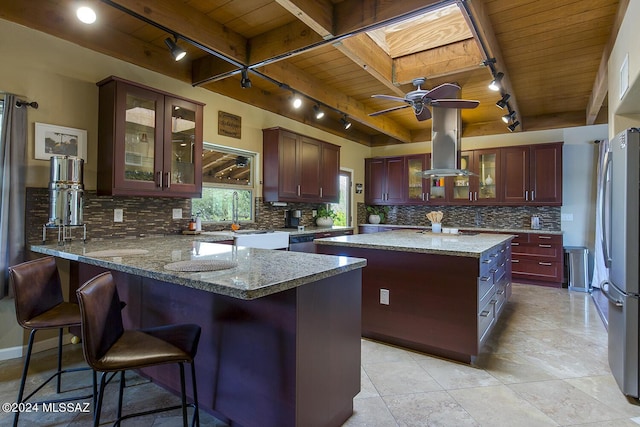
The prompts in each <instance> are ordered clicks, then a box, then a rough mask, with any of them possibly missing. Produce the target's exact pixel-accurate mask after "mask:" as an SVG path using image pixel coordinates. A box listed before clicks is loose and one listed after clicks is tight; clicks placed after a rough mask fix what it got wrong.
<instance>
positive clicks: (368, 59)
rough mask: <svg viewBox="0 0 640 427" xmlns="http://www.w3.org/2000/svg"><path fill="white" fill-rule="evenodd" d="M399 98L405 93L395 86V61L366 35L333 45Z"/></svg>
mask: <svg viewBox="0 0 640 427" xmlns="http://www.w3.org/2000/svg"><path fill="white" fill-rule="evenodd" d="M333 46H334V47H335V48H336V49H338V50H339V51H340V52H342V53H343V54H344V55H345V56H346V57H347V58H349V59H351V60H352V61H353V62H354V63H356V64H358V65H359V66H360V67H361V68H362V69H363V70H365V71H366V72H368V73H369V74H370V75H371V76H373V77H374V78H375V79H376V80H378V81H379V82H380V83H382V84H383V85H385V86H386V87H387V88H389V90H391V91H392V92H393V93H395V94H396V95H398V96H404V92H403V91H402V90H401V89H400V88H399V87H398V86H396V85H395V84H394V78H393V60H392V59H391V57H390V56H389V55H387V53H386V52H385V51H384V50H382V48H380V46H378V45H377V44H376V43H375V42H374V41H373V40H371V38H370V37H369V36H367V35H366V34H364V33H362V34H357V35H355V36H353V37H349V38H346V39H343V40H342V41H340V42H338V43H335V44H334V45H333Z"/></svg>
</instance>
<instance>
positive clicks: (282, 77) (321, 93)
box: [260, 62, 411, 142]
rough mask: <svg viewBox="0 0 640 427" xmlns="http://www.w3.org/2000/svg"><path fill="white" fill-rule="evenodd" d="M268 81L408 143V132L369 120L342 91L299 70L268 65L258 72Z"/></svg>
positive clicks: (383, 121)
mask: <svg viewBox="0 0 640 427" xmlns="http://www.w3.org/2000/svg"><path fill="white" fill-rule="evenodd" d="M260 72H262V73H264V74H265V75H266V76H269V77H270V78H272V79H274V80H276V81H278V82H282V83H285V84H286V85H288V86H289V87H293V88H295V89H296V92H299V93H301V94H303V95H305V96H308V97H309V98H312V99H314V100H316V101H318V102H320V103H322V104H324V105H327V106H328V107H331V108H334V109H336V110H338V111H341V112H343V113H345V114H347V115H348V116H349V118H351V119H352V120H355V121H357V122H359V123H362V124H363V125H365V126H368V127H370V128H372V129H375V130H377V131H379V132H383V133H385V134H387V135H389V136H391V137H393V138H395V139H397V140H399V141H402V142H410V141H411V134H410V132H409V131H408V130H407V129H405V128H403V127H402V126H399V125H397V124H396V123H394V122H392V121H391V120H388V119H386V118H384V117H369V115H368V114H367V113H366V111H367V108H366V107H365V106H364V105H363V104H362V103H361V102H358V101H356V100H355V99H353V98H351V97H349V96H347V95H345V94H344V93H343V92H341V91H338V90H334V89H332V88H330V87H327V85H325V84H324V83H323V82H322V81H320V80H317V79H315V78H313V77H310V76H309V75H307V74H305V73H303V72H302V71H300V70H299V69H298V68H296V67H294V66H293V65H291V64H289V63H285V62H277V63H272V64H269V65H267V66H265V67H263V68H261V69H260Z"/></svg>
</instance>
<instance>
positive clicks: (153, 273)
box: [31, 235, 366, 300]
mask: <svg viewBox="0 0 640 427" xmlns="http://www.w3.org/2000/svg"><path fill="white" fill-rule="evenodd" d="M196 237H197V236H182V235H179V236H164V237H147V238H140V239H113V240H101V241H89V242H87V243H82V242H81V241H72V242H67V243H65V245H63V246H61V245H58V244H57V243H53V244H48V245H31V250H32V251H34V252H37V253H41V254H46V255H53V256H57V257H60V258H64V259H68V260H72V261H78V262H83V263H86V264H92V265H96V266H100V267H104V268H107V269H111V270H116V271H122V272H125V273H130V274H134V275H138V276H142V277H148V278H152V279H156V280H162V281H165V282H170V283H176V284H178V285H182V286H188V287H190V288H195V289H200V290H203V291H207V292H212V293H216V294H221V295H227V296H230V297H234V298H240V299H246V300H250V299H256V298H260V297H263V296H267V295H271V294H274V293H277V292H281V291H285V290H287V289H292V288H295V287H298V286H302V285H304V284H306V283H311V282H315V281H317V280H320V279H323V278H326V277H331V276H335V275H337V274H340V273H343V272H347V271H351V270H355V269H358V268H363V267H365V266H366V260H365V259H361V258H349V257H338V256H331V255H320V254H309V253H302V252H289V251H279V250H269V249H253V248H244V247H236V246H232V245H225V244H218V243H210V242H204V241H202V240H199V239H196ZM211 238H212V239H215V236H211ZM222 238H224V237H222ZM98 251H113V252H112V253H116V254H117V253H118V252H121V253H126V252H129V254H123V255H122V256H104V255H98V256H96V255H95V254H91V253H92V252H94V253H95V252H98ZM141 251H147V252H146V253H140V254H132V252H141ZM87 254H89V255H87ZM190 260H218V261H221V262H229V261H231V262H237V266H236V267H233V268H229V269H226V270H218V271H208V272H198V273H189V272H175V271H169V270H166V269H165V268H164V266H165V265H166V264H169V263H173V262H179V261H190Z"/></svg>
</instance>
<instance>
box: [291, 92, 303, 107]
mask: <svg viewBox="0 0 640 427" xmlns="http://www.w3.org/2000/svg"><path fill="white" fill-rule="evenodd" d="M291 105H293V108H295V109H298V108H300V107H301V106H302V98H300V95H298V94H297V93H294V94H293V98H291Z"/></svg>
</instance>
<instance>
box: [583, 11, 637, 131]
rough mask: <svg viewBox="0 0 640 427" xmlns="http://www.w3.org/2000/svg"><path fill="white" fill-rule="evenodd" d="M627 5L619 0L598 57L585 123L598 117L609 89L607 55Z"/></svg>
mask: <svg viewBox="0 0 640 427" xmlns="http://www.w3.org/2000/svg"><path fill="white" fill-rule="evenodd" d="M628 6H629V0H619V3H618V12H617V13H616V19H615V22H614V23H613V28H612V29H611V33H610V35H609V40H608V41H607V45H606V46H605V47H604V51H603V52H602V58H601V59H600V65H599V67H598V74H596V78H595V81H594V82H593V89H591V95H590V96H589V102H588V104H587V121H586V123H587V125H592V124H594V123H595V122H596V119H597V118H598V113H599V112H600V109H601V108H602V105H603V104H604V98H605V97H606V96H607V92H608V91H609V73H608V68H609V56H611V51H612V50H613V45H614V43H615V42H616V38H617V37H618V31H620V26H621V25H622V19H623V18H624V15H625V13H626V12H627V7H628Z"/></svg>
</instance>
